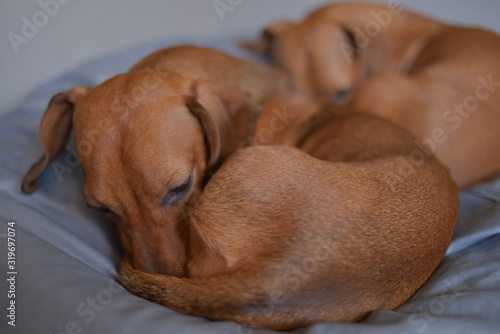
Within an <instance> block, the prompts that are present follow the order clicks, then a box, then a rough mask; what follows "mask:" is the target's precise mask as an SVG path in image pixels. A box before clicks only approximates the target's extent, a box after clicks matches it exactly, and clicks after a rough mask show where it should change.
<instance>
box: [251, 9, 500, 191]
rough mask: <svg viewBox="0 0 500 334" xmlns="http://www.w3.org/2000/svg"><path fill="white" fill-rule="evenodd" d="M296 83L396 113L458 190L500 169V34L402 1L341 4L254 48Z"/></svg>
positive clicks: (282, 25)
mask: <svg viewBox="0 0 500 334" xmlns="http://www.w3.org/2000/svg"><path fill="white" fill-rule="evenodd" d="M253 49H254V50H256V51H259V52H265V51H267V52H269V54H270V56H271V59H272V60H273V62H274V63H275V64H276V65H277V66H278V67H280V68H281V69H283V70H284V71H285V72H286V73H288V74H289V75H290V76H291V78H292V79H293V81H294V82H295V83H296V85H297V87H299V88H300V89H301V90H303V91H306V92H308V93H310V94H312V95H314V96H316V97H317V98H324V99H330V98H334V99H335V100H336V101H337V102H342V103H346V104H348V105H349V106H350V108H351V109H353V110H358V111H360V112H363V113H367V114H372V115H377V116H380V117H382V118H385V119H388V120H391V121H393V122H395V123H397V124H399V125H400V126H402V127H403V128H405V129H407V130H408V131H410V133H412V134H413V135H414V136H415V137H417V138H418V144H419V146H420V151H421V153H420V154H419V159H420V160H422V159H426V158H427V157H428V156H430V155H431V154H432V153H434V154H435V155H436V156H437V158H438V160H440V161H441V162H442V163H443V164H444V165H445V166H447V167H448V168H449V169H450V172H451V175H452V177H453V179H454V180H455V181H456V182H457V184H458V185H459V187H464V186H468V185H471V184H473V183H476V182H478V181H482V180H484V179H485V178H487V177H490V176H492V175H493V174H495V173H497V172H499V171H500V155H499V154H498V152H499V151H500V108H499V105H500V36H498V35H496V34H494V33H491V32H488V31H485V30H480V29H472V28H461V27H455V26H449V25H445V24H441V23H439V22H436V21H433V20H430V19H427V18H425V17H422V16H419V15H416V14H413V13H410V12H407V11H404V10H403V9H402V7H401V6H395V7H391V5H387V6H384V5H381V4H368V3H339V4H332V5H329V6H326V7H323V8H320V9H318V10H316V11H314V12H313V13H311V14H310V15H308V16H307V17H306V18H305V19H304V20H303V21H302V22H300V23H298V24H292V23H289V22H279V23H277V24H275V25H272V26H271V27H269V28H267V29H266V30H265V31H264V33H263V37H262V39H261V41H260V42H258V43H257V44H256V45H254V46H253Z"/></svg>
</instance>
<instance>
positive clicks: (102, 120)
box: [22, 47, 286, 276]
mask: <svg viewBox="0 0 500 334" xmlns="http://www.w3.org/2000/svg"><path fill="white" fill-rule="evenodd" d="M285 86H286V80H285V77H284V76H283V75H282V74H280V73H278V72H277V71H276V70H274V69H272V68H270V67H267V66H264V65H261V64H257V63H252V62H248V61H245V60H241V59H237V58H234V57H230V56H228V55H225V54H223V53H220V52H217V51H213V50H209V49H202V48H197V47H174V48H169V49H165V50H161V51H157V52H155V53H153V54H151V55H150V56H148V57H146V58H145V59H143V60H142V61H141V62H139V63H138V64H137V65H135V66H134V67H133V68H132V69H131V70H130V71H129V72H128V73H126V74H120V75H117V76H115V77H113V78H111V79H109V80H107V81H106V82H104V83H102V84H100V85H98V86H97V87H95V88H93V89H89V88H87V87H75V88H72V89H70V90H68V91H66V92H63V93H60V94H57V95H56V96H54V97H53V98H52V100H51V101H50V103H49V106H48V108H47V111H46V112H45V115H44V117H43V119H42V122H41V126H40V137H41V141H42V145H43V148H44V150H45V155H44V156H43V157H42V159H41V160H40V161H39V162H38V163H36V164H35V165H34V166H33V167H32V168H31V170H30V171H29V172H28V173H27V175H26V176H25V178H24V180H23V181H22V190H23V191H24V192H26V193H31V192H33V191H35V190H36V188H37V187H38V181H37V178H38V176H39V175H40V174H41V173H42V172H43V171H44V169H45V168H46V167H47V166H48V164H49V163H50V161H51V160H52V159H53V158H54V157H55V156H56V155H57V154H58V153H59V152H60V151H61V150H62V149H63V148H64V146H65V145H66V142H67V140H68V136H69V134H70V131H71V127H72V126H73V128H74V136H75V143H76V149H77V152H78V157H79V159H80V162H81V166H82V169H83V172H84V175H85V178H86V183H85V188H84V192H85V197H86V199H87V202H88V205H89V206H90V207H92V208H95V209H96V210H97V211H99V212H101V213H102V214H104V215H105V216H106V217H107V218H109V219H111V220H113V221H116V222H118V224H117V228H118V233H119V235H120V239H121V243H122V245H123V247H124V250H125V254H126V255H127V256H129V257H130V258H131V259H132V263H133V265H134V267H135V268H137V269H140V270H144V271H148V272H159V273H165V274H170V275H176V276H185V274H186V272H185V271H186V268H185V263H186V260H187V256H188V249H187V248H186V247H187V245H186V244H185V242H184V240H185V239H186V237H187V235H186V234H187V233H188V230H187V225H186V223H185V221H186V219H187V218H186V217H187V213H186V212H187V211H189V208H190V207H191V206H192V205H193V204H194V203H195V202H196V199H197V198H198V196H199V194H200V193H201V189H202V184H203V182H205V181H206V179H207V178H206V176H207V174H208V173H209V172H211V171H213V170H215V169H216V168H217V167H218V166H219V165H220V163H221V162H222V161H223V160H224V159H225V158H226V157H227V156H228V155H229V154H230V153H231V152H232V151H235V150H236V149H237V148H238V147H239V146H240V145H241V144H242V143H244V142H245V141H247V139H248V137H249V136H251V135H252V133H253V129H254V126H255V123H256V119H257V117H258V116H259V115H260V113H261V103H262V102H263V101H265V100H266V99H268V98H270V97H271V96H272V95H274V94H275V93H276V92H278V91H280V90H281V89H282V88H283V87H285Z"/></svg>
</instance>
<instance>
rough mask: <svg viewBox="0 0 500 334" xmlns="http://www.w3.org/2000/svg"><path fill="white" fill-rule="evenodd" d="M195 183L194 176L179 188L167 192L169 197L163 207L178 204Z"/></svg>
mask: <svg viewBox="0 0 500 334" xmlns="http://www.w3.org/2000/svg"><path fill="white" fill-rule="evenodd" d="M192 183H193V174H191V175H189V177H188V178H187V179H186V180H185V181H184V182H183V183H182V184H181V185H179V186H177V187H175V188H173V189H170V190H169V191H168V192H167V196H165V199H164V200H163V205H172V204H175V203H177V202H178V201H179V200H180V199H181V198H182V197H183V196H184V195H185V194H186V193H187V192H188V190H189V189H190V188H191V184H192Z"/></svg>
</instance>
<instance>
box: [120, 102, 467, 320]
mask: <svg viewBox="0 0 500 334" xmlns="http://www.w3.org/2000/svg"><path fill="white" fill-rule="evenodd" d="M309 107H310V106H309ZM330 108H331V107H330ZM330 108H326V109H323V110H322V111H321V112H316V113H311V114H312V115H314V116H312V117H311V118H310V119H309V120H308V121H306V122H304V123H303V124H304V125H303V126H304V129H299V131H298V133H302V134H303V135H302V136H301V137H300V138H299V137H296V138H295V139H294V140H293V141H292V142H290V144H293V145H297V146H299V148H301V149H302V150H304V151H305V152H307V153H309V154H310V155H308V154H306V153H303V152H301V151H299V150H297V149H295V148H291V147H286V146H255V147H249V148H244V149H242V150H239V151H237V152H236V153H234V154H233V155H231V156H230V157H229V158H228V159H227V160H226V161H225V163H224V164H223V165H222V167H221V168H220V169H219V170H218V171H217V172H216V173H215V175H214V176H213V177H212V179H211V180H210V181H209V183H208V184H207V186H206V188H205V190H204V191H203V194H202V195H201V196H200V197H199V200H198V202H197V203H196V205H195V208H194V210H193V213H192V214H191V217H190V220H189V233H190V238H189V240H190V244H189V262H188V277H186V278H178V277H172V276H165V275H159V274H148V273H144V272H141V271H139V270H137V269H134V268H133V267H132V266H131V264H130V263H129V260H128V259H127V258H125V259H124V260H123V262H122V264H121V268H120V279H121V282H122V284H123V285H124V286H125V287H126V288H127V289H128V290H129V291H131V292H132V293H134V294H136V295H138V296H141V297H144V298H147V299H150V300H152V301H155V302H157V303H160V304H163V305H165V306H167V307H169V308H172V309H174V310H177V311H181V312H185V313H189V314H193V315H198V316H203V317H207V318H210V319H215V320H234V321H237V322H239V323H241V324H243V325H246V326H250V327H259V328H270V329H275V330H292V329H295V328H299V327H303V326H306V325H310V324H314V323H318V322H332V321H336V322H350V321H357V320H360V319H362V318H363V317H365V316H366V315H367V314H368V313H369V312H371V311H373V310H376V309H392V308H394V307H396V306H398V305H400V304H401V303H403V302H404V301H405V300H406V299H407V298H409V296H411V295H412V294H413V293H414V292H415V290H416V289H418V288H419V287H420V286H421V284H422V283H424V282H425V280H426V279H427V278H428V277H429V275H430V274H431V273H432V272H433V270H434V269H435V268H436V266H437V265H438V264H439V262H440V261H441V259H442V257H443V255H444V253H445V251H446V249H447V247H448V245H449V243H450V241H451V236H452V232H453V228H454V225H455V220H456V217H457V210H458V202H459V201H458V196H457V187H456V185H455V184H454V182H453V181H452V180H451V178H450V177H449V173H448V171H447V170H446V169H445V168H444V167H442V165H441V164H439V163H438V162H437V160H436V159H435V158H434V157H429V159H427V160H425V162H423V163H422V164H421V165H419V166H413V165H412V164H411V163H410V160H409V159H408V158H409V156H410V155H411V152H413V151H414V150H416V149H418V147H417V146H416V145H415V144H414V138H413V137H412V136H410V135H409V134H408V133H407V132H406V131H404V130H402V129H400V128H399V127H397V126H395V125H392V124H391V123H389V122H387V121H384V120H381V119H378V118H375V117H372V116H366V115H358V114H354V113H345V112H335V110H334V111H332V110H329V109H330ZM316 158H319V159H324V160H326V161H321V160H318V159H316Z"/></svg>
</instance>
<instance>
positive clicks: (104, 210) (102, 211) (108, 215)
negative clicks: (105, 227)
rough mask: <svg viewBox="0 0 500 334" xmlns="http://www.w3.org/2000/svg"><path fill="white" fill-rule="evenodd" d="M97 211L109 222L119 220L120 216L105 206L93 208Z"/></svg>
mask: <svg viewBox="0 0 500 334" xmlns="http://www.w3.org/2000/svg"><path fill="white" fill-rule="evenodd" d="M92 208H93V209H94V210H95V211H97V212H99V213H100V214H101V215H103V216H104V217H106V218H107V219H109V220H116V219H117V218H118V215H117V214H116V213H114V212H113V211H111V210H110V209H108V208H107V207H105V206H97V207H92Z"/></svg>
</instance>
